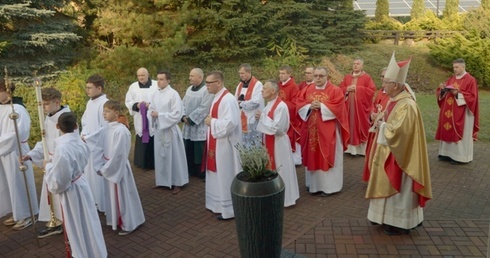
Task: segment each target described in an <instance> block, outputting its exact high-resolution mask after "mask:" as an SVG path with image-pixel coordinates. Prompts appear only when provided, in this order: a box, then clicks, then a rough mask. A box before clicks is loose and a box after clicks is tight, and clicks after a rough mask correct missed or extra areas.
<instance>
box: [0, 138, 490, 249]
mask: <svg viewBox="0 0 490 258" xmlns="http://www.w3.org/2000/svg"><path fill="white" fill-rule="evenodd" d="M489 146H490V144H488V143H478V142H477V143H476V144H475V149H474V153H475V160H474V161H473V162H471V163H470V164H467V165H451V164H449V163H448V162H442V161H439V160H438V159H437V148H438V145H437V143H431V144H429V159H430V166H431V177H432V189H433V197H434V198H433V200H431V201H429V202H428V204H427V207H426V208H425V210H424V215H425V221H424V224H423V227H419V228H417V229H415V230H413V231H411V233H410V235H403V236H387V235H385V234H384V233H383V230H382V228H381V227H380V226H372V225H370V223H369V222H368V221H367V219H366V215H367V209H368V205H369V202H368V201H367V200H366V199H364V192H365V188H366V184H365V183H364V182H362V180H361V173H362V168H363V162H364V158H363V157H352V156H350V155H349V154H345V155H344V186H343V190H342V192H340V193H338V194H334V195H331V196H329V197H320V196H319V195H311V194H309V193H308V192H307V191H306V189H305V186H304V169H303V168H302V167H298V168H297V173H298V179H299V185H300V194H301V197H300V199H299V200H298V202H297V204H296V205H295V206H293V207H288V208H286V209H285V218H284V231H283V232H284V233H283V249H284V250H283V253H282V256H283V257H366V258H367V257H370V258H371V257H424V258H425V257H485V256H486V254H487V242H488V232H489V218H490V204H489V201H490V176H488V175H487V173H490V171H489V164H490V159H489V158H488V157H486V156H485V154H484V153H488V152H489V151H490V148H489ZM133 172H134V177H135V180H136V183H137V186H138V189H139V194H140V197H141V200H142V204H143V208H144V210H145V215H146V222H145V224H144V225H143V226H141V227H140V228H138V229H137V230H136V231H134V232H133V233H132V234H130V235H127V236H119V235H118V234H117V232H116V231H112V230H111V228H110V227H109V226H106V225H105V217H104V215H103V214H100V219H101V222H102V223H103V231H104V238H105V241H106V245H107V249H108V252H109V257H186V258H192V257H210V258H211V257H239V250H238V242H237V236H236V229H235V223H234V221H233V220H231V221H218V220H217V219H216V215H215V214H213V213H212V212H210V211H208V210H206V209H205V207H204V183H203V181H202V180H200V179H198V178H194V177H193V178H191V179H190V184H189V185H188V186H186V187H185V188H184V189H183V190H182V191H181V192H180V193H179V194H178V195H172V192H171V190H169V189H165V188H158V189H154V188H153V187H154V172H153V171H142V170H139V169H134V171H133ZM41 176H42V174H41V172H39V171H38V172H37V173H36V181H37V190H38V192H39V191H40V189H41V187H40V181H41ZM6 218H7V217H3V218H1V221H3V220H4V219H6ZM41 226H42V225H41V223H38V224H37V227H38V228H40V227H41ZM39 243H40V247H38V245H37V241H36V240H35V239H34V237H33V231H32V227H29V228H27V229H24V230H22V231H14V230H12V229H11V228H10V227H6V226H4V225H3V224H0V257H65V253H64V250H65V249H64V240H63V236H62V235H56V236H51V237H47V238H45V239H40V240H39ZM264 244H267V243H264Z"/></svg>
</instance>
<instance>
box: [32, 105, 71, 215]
mask: <svg viewBox="0 0 490 258" xmlns="http://www.w3.org/2000/svg"><path fill="white" fill-rule="evenodd" d="M66 112H71V110H70V108H69V107H68V106H62V107H61V109H60V110H59V111H58V112H56V113H55V114H53V115H51V116H50V115H48V116H46V117H45V118H44V130H45V132H46V133H45V139H46V145H47V146H48V154H49V157H48V158H47V160H51V159H52V158H53V155H54V150H55V147H56V141H55V140H56V138H58V137H59V136H60V135H61V132H60V130H59V129H58V128H56V124H58V118H59V117H60V115H61V114H63V113H66ZM77 132H78V130H77ZM27 155H29V156H30V157H31V159H32V163H34V164H35V165H36V166H38V167H40V168H42V167H43V161H44V151H43V144H42V142H38V143H36V146H34V148H33V149H32V150H31V151H29V153H27ZM51 197H52V199H51V200H49V201H51V202H53V210H54V214H55V217H56V218H57V219H59V220H62V216H61V208H60V198H58V195H56V194H52V195H51ZM49 201H48V188H47V185H46V174H44V175H43V182H42V189H41V199H40V200H39V216H38V220H39V221H49V220H50V219H51V208H50V205H49Z"/></svg>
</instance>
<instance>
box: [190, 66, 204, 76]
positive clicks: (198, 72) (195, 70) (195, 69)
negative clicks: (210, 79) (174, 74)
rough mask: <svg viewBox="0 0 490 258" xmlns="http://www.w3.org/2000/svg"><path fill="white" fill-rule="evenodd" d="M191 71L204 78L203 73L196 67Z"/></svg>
mask: <svg viewBox="0 0 490 258" xmlns="http://www.w3.org/2000/svg"><path fill="white" fill-rule="evenodd" d="M191 71H194V72H196V73H197V75H199V76H201V78H202V77H204V71H203V70H202V69H201V68H197V67H196V68H194V69H192V70H191Z"/></svg>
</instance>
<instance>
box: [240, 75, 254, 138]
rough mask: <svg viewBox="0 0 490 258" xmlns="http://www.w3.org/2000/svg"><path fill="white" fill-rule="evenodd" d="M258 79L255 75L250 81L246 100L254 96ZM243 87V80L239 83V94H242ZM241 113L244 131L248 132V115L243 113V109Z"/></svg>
mask: <svg viewBox="0 0 490 258" xmlns="http://www.w3.org/2000/svg"><path fill="white" fill-rule="evenodd" d="M257 81H258V80H257V78H255V76H252V78H250V83H249V84H248V88H247V93H246V94H245V98H244V100H250V99H251V98H252V93H253V91H254V87H255V84H257ZM242 87H243V82H240V84H238V89H237V93H238V96H240V94H241V92H242ZM238 96H236V97H238ZM240 113H241V117H240V119H241V121H242V132H244V133H247V132H248V123H247V116H246V115H245V113H243V111H241V112H240Z"/></svg>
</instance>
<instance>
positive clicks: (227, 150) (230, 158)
mask: <svg viewBox="0 0 490 258" xmlns="http://www.w3.org/2000/svg"><path fill="white" fill-rule="evenodd" d="M206 87H207V89H208V92H209V93H211V94H215V97H214V99H213V103H212V104H211V110H210V115H209V116H208V117H206V119H204V123H205V124H206V125H207V126H209V129H208V141H207V149H206V150H207V155H206V208H207V209H209V210H211V211H213V212H214V213H221V215H218V217H217V219H218V220H229V219H232V218H234V217H235V214H234V212H233V205H232V202H231V190H230V187H231V182H232V181H233V178H235V176H236V175H237V174H238V173H239V172H240V171H242V168H241V165H240V156H239V154H238V150H237V148H236V147H235V146H237V144H241V143H242V129H241V126H240V109H239V108H238V103H237V101H236V99H235V97H234V96H233V95H232V94H231V93H230V92H229V91H228V90H227V89H226V88H225V87H224V81H223V73H221V72H218V71H216V72H211V73H209V74H208V76H207V77H206Z"/></svg>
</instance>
